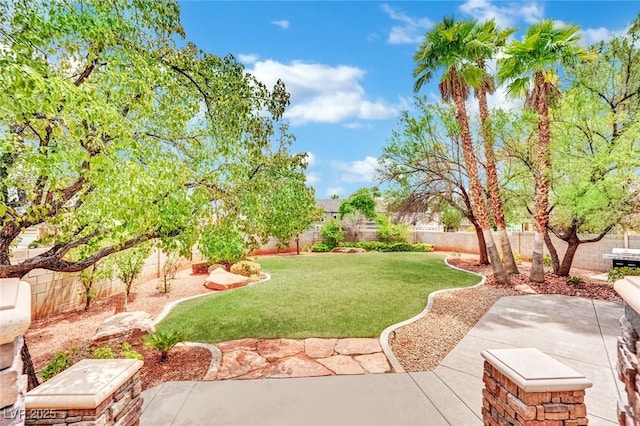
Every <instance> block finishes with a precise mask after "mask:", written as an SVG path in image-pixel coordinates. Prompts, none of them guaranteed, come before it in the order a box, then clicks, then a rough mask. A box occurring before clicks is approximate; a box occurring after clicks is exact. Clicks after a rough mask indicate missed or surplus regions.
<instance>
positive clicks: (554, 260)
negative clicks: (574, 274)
mask: <svg viewBox="0 0 640 426" xmlns="http://www.w3.org/2000/svg"><path fill="white" fill-rule="evenodd" d="M544 244H545V245H546V246H547V250H548V251H549V256H551V265H552V266H553V273H554V274H557V273H558V269H560V258H559V257H558V251H557V250H556V248H555V247H554V246H553V242H552V241H551V236H549V233H548V232H547V235H545V236H544Z"/></svg>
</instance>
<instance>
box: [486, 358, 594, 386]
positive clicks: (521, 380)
mask: <svg viewBox="0 0 640 426" xmlns="http://www.w3.org/2000/svg"><path fill="white" fill-rule="evenodd" d="M482 357H483V358H484V359H486V360H487V361H488V362H489V363H490V364H491V365H493V366H494V367H495V368H497V369H498V371H500V372H501V373H502V374H504V375H505V376H507V377H508V378H509V379H511V380H512V381H513V382H514V383H515V384H516V385H517V386H518V387H519V388H521V389H522V390H524V391H525V392H561V391H575V390H584V389H586V388H590V387H591V386H593V384H592V383H591V382H590V381H589V380H588V379H587V378H586V377H585V376H584V375H582V374H580V373H578V372H577V371H575V370H574V369H572V368H569V367H567V366H566V365H564V364H563V363H561V362H560V361H558V360H556V359H554V358H551V357H550V356H549V355H547V354H545V353H543V352H541V351H539V350H538V349H535V348H518V349H487V350H484V351H482Z"/></svg>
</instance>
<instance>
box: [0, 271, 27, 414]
mask: <svg viewBox="0 0 640 426" xmlns="http://www.w3.org/2000/svg"><path fill="white" fill-rule="evenodd" d="M30 323H31V286H30V285H29V283H26V282H24V281H20V280H19V279H18V278H3V279H0V424H1V425H3V426H4V425H7V426H9V425H18V424H23V423H24V394H25V393H26V391H27V379H26V376H25V375H23V374H22V370H23V366H22V356H21V351H22V346H23V344H24V333H25V332H26V331H27V329H28V328H29V324H30Z"/></svg>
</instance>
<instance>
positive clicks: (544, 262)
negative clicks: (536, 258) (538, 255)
mask: <svg viewBox="0 0 640 426" xmlns="http://www.w3.org/2000/svg"><path fill="white" fill-rule="evenodd" d="M542 265H543V266H546V267H547V268H550V267H551V266H552V265H553V262H552V261H551V256H549V255H548V254H545V255H544V256H543V257H542Z"/></svg>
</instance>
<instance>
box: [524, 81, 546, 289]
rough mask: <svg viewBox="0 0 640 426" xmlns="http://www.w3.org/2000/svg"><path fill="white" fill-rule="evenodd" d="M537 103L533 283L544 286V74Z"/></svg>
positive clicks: (536, 92) (535, 89)
mask: <svg viewBox="0 0 640 426" xmlns="http://www.w3.org/2000/svg"><path fill="white" fill-rule="evenodd" d="M534 78H535V88H534V91H535V92H534V97H535V98H534V99H535V105H536V109H537V110H538V115H539V121H538V146H537V148H538V149H537V152H536V163H537V164H536V165H537V170H536V174H535V185H536V188H535V189H536V198H535V212H534V220H535V224H536V239H535V243H534V248H533V259H532V264H531V274H530V276H529V279H530V280H531V281H533V282H538V283H541V282H544V265H543V263H542V256H543V255H542V250H543V244H544V240H545V235H546V234H547V232H548V231H547V225H548V224H549V168H550V160H549V140H550V139H551V132H550V129H549V106H548V105H547V99H546V98H547V93H546V92H545V81H544V76H543V74H542V72H540V71H536V73H535V76H534Z"/></svg>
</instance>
